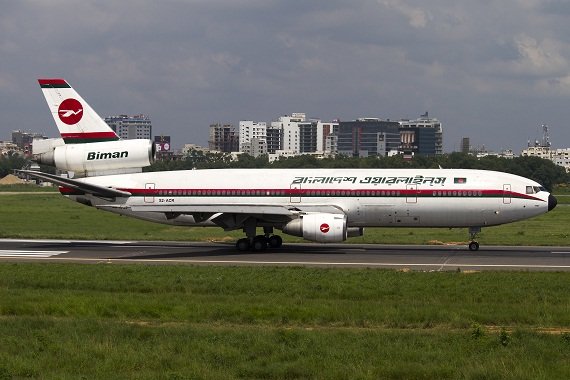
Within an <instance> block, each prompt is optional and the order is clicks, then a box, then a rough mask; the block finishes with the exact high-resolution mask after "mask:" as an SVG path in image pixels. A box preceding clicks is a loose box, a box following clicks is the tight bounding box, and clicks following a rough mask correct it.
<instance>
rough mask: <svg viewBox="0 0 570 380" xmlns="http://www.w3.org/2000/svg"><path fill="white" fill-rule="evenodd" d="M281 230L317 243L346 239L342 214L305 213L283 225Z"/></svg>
mask: <svg viewBox="0 0 570 380" xmlns="http://www.w3.org/2000/svg"><path fill="white" fill-rule="evenodd" d="M282 230H283V232H284V233H286V234H289V235H293V236H300V237H302V238H304V239H307V240H310V241H315V242H318V243H338V242H341V241H344V240H346V238H347V226H346V215H344V214H326V213H318V214H305V215H300V216H299V218H297V219H293V220H292V221H290V222H289V223H287V224H286V225H284V226H283V228H282Z"/></svg>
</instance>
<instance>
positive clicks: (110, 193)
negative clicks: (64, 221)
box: [18, 170, 131, 198]
mask: <svg viewBox="0 0 570 380" xmlns="http://www.w3.org/2000/svg"><path fill="white" fill-rule="evenodd" d="M18 172H19V173H24V174H27V175H29V176H30V177H33V178H39V179H42V180H44V181H47V182H51V183H54V184H56V185H59V186H64V187H69V188H72V189H75V190H79V191H83V192H84V193H87V194H93V195H95V196H98V197H103V198H116V197H130V196H131V193H129V192H128V191H122V190H118V189H114V188H112V187H103V186H97V185H92V184H90V183H85V182H82V181H78V180H75V179H71V178H64V177H60V176H57V175H55V174H49V173H42V172H37V171H33V170H18Z"/></svg>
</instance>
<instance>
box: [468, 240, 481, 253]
mask: <svg viewBox="0 0 570 380" xmlns="http://www.w3.org/2000/svg"><path fill="white" fill-rule="evenodd" d="M469 250H470V251H478V250H479V243H477V242H476V241H472V242H471V243H469Z"/></svg>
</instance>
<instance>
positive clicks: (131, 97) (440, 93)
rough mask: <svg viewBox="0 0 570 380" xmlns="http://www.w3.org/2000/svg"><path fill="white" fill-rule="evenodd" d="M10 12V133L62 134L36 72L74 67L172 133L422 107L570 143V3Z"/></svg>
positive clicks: (48, 7)
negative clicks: (544, 128) (545, 128)
mask: <svg viewBox="0 0 570 380" xmlns="http://www.w3.org/2000/svg"><path fill="white" fill-rule="evenodd" d="M2 9H3V12H2V13H1V14H0V31H1V34H0V53H1V54H2V57H3V60H2V64H1V67H2V70H0V99H1V101H0V111H1V112H2V123H0V136H3V138H6V139H7V138H8V136H9V135H10V133H11V131H12V130H16V129H20V130H30V131H35V132H40V133H43V134H46V135H49V136H56V135H57V131H56V128H55V126H54V125H53V122H52V120H51V117H50V115H49V112H48V110H47V108H46V106H45V104H43V99H42V96H41V92H40V90H39V86H38V84H37V79H38V78H40V77H63V78H65V79H67V80H68V81H69V82H70V83H71V84H72V85H73V86H74V87H75V88H76V89H77V90H78V91H80V93H82V94H83V96H84V98H85V99H86V100H87V101H88V102H90V103H91V104H92V105H93V106H94V107H95V109H96V110H97V111H98V113H99V114H100V115H101V116H103V117H104V116H105V115H116V114H131V115H134V114H140V113H144V114H147V115H149V116H150V118H151V119H152V120H153V125H154V128H155V130H156V133H161V134H165V135H171V136H172V138H173V142H175V145H181V144H183V143H197V144H202V145H206V143H207V140H208V126H209V125H210V124H212V123H218V122H219V123H224V124H225V123H230V124H234V125H236V126H237V125H238V123H239V121H240V120H256V121H271V120H275V119H276V118H277V117H278V116H279V115H284V114H291V113H293V112H305V113H307V116H308V117H310V118H318V119H321V120H323V121H331V120H334V119H340V120H345V121H346V120H354V119H357V118H359V117H378V118H382V119H390V120H400V119H415V118H417V117H419V116H420V115H421V114H423V113H424V112H426V111H429V113H430V116H433V117H435V118H438V119H439V120H440V121H441V122H442V125H443V128H444V151H445V152H449V151H453V150H459V149H460V142H461V138H462V137H470V140H471V143H472V145H474V146H480V145H485V146H486V147H488V148H489V149H490V150H496V151H498V150H501V149H503V148H505V149H506V148H511V149H513V150H517V151H518V150H519V149H522V148H524V147H525V146H526V145H527V141H528V140H531V141H532V140H535V139H537V138H539V137H540V135H541V131H540V126H541V125H542V124H548V125H549V126H550V134H551V138H552V142H553V146H555V147H566V146H569V145H570V128H568V126H567V125H566V120H568V119H569V117H568V116H570V115H568V114H569V113H570V111H568V110H567V109H568V107H567V105H566V104H567V103H568V102H569V101H570V75H569V74H568V73H569V72H570V70H569V69H570V37H569V36H570V33H568V29H569V28H570V26H568V25H567V22H566V19H567V17H565V16H567V15H569V14H570V4H567V3H566V2H562V1H539V0H504V1H488V2H484V3H477V2H469V3H456V2H450V1H444V0H436V1H432V2H429V4H427V3H425V2H422V1H419V0H414V1H412V0H410V1H398V0H379V1H372V0H371V1H365V0H359V1H351V2H341V1H326V2H325V1H321V2H318V1H317V2H301V1H268V2H265V1H263V2H261V1H257V0H239V1H223V0H219V1H165V2H161V3H155V2H150V1H128V0H127V1H124V2H119V3H117V2H110V1H97V2H95V1H84V2H73V1H68V0H60V1H58V2H43V1H33V0H30V1H23V2H7V3H6V4H3V8H2Z"/></svg>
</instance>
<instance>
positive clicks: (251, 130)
mask: <svg viewBox="0 0 570 380" xmlns="http://www.w3.org/2000/svg"><path fill="white" fill-rule="evenodd" d="M254 139H255V140H256V141H255V143H254V144H253V145H259V144H265V146H266V147H267V123H266V122H264V121H261V122H257V121H252V120H241V121H240V122H239V151H240V152H243V153H247V154H251V147H252V144H251V142H252V140H254Z"/></svg>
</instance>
